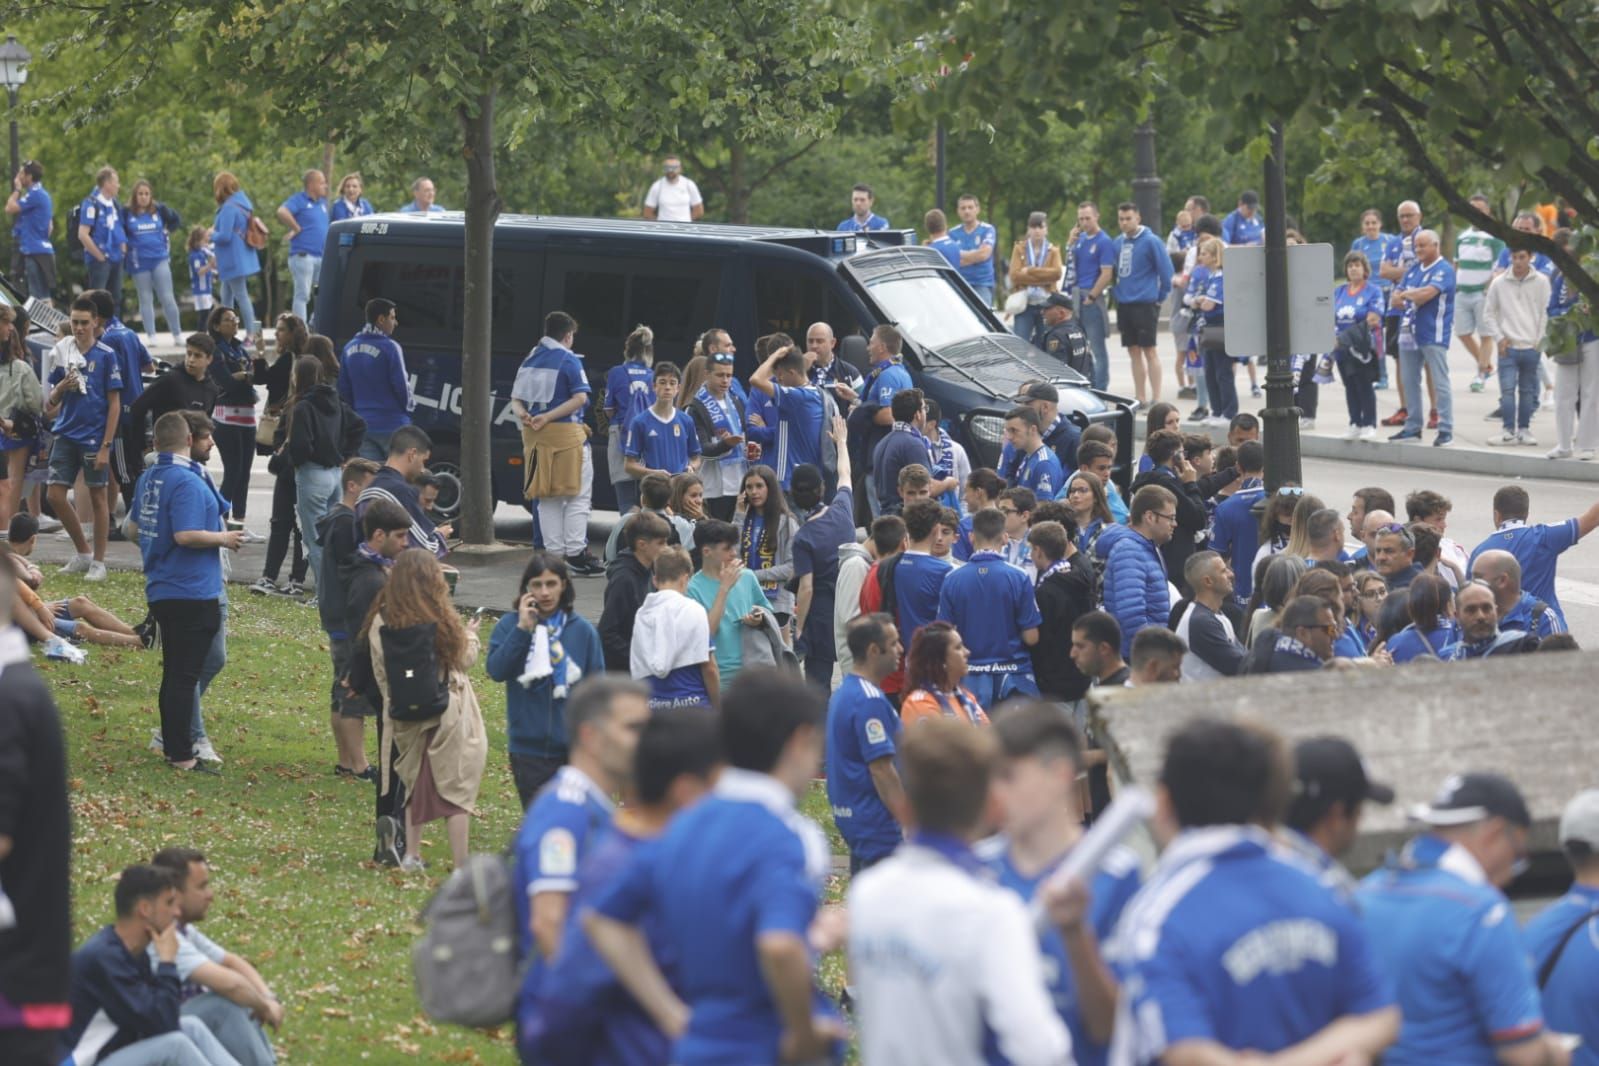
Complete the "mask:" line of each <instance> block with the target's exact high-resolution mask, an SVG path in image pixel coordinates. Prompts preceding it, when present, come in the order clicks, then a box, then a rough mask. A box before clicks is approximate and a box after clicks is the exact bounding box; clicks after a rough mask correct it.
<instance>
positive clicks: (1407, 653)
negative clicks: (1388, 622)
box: [1388, 574, 1460, 664]
mask: <svg viewBox="0 0 1599 1066" xmlns="http://www.w3.org/2000/svg"><path fill="white" fill-rule="evenodd" d="M1407 609H1408V611H1409V614H1410V624H1409V625H1407V626H1406V627H1405V628H1403V629H1401V630H1400V631H1399V632H1397V633H1395V634H1394V635H1393V636H1392V637H1390V638H1389V639H1388V654H1389V655H1391V656H1393V660H1394V663H1395V664H1399V663H1408V662H1410V661H1411V660H1412V659H1420V658H1422V657H1423V656H1426V657H1428V658H1432V659H1438V658H1441V653H1442V651H1443V650H1444V648H1445V647H1446V646H1448V645H1450V644H1453V643H1454V642H1455V641H1457V640H1459V639H1460V627H1459V626H1458V625H1456V624H1455V597H1454V595H1453V594H1452V593H1451V592H1450V589H1449V582H1447V581H1445V580H1444V579H1443V578H1441V577H1435V576H1434V575H1432V574H1418V575H1416V577H1415V579H1414V580H1412V581H1411V582H1410V599H1409V603H1408V607H1407Z"/></svg>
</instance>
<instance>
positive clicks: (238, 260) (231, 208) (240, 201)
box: [211, 189, 261, 281]
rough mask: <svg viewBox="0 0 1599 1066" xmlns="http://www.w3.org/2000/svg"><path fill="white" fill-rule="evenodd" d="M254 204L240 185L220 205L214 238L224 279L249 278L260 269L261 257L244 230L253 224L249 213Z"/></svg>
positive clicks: (221, 276) (252, 209)
mask: <svg viewBox="0 0 1599 1066" xmlns="http://www.w3.org/2000/svg"><path fill="white" fill-rule="evenodd" d="M254 211H255V205H254V204H252V203H250V198H249V197H248V196H246V195H244V190H243V189H240V190H239V191H238V192H236V193H234V194H233V195H232V196H230V197H228V198H227V199H226V200H224V201H223V202H222V206H221V207H218V208H217V218H216V222H215V223H214V224H213V225H214V226H215V229H216V232H215V233H214V234H213V235H212V237H211V241H212V243H213V244H215V245H216V250H217V277H219V278H221V279H222V280H223V281H231V280H232V279H234V278H247V277H249V276H250V275H251V274H259V273H261V257H260V256H259V255H257V254H256V250H255V249H254V248H251V247H250V246H249V245H248V244H246V243H245V241H244V232H245V230H246V229H247V228H248V227H249V225H250V215H251V214H253V213H254Z"/></svg>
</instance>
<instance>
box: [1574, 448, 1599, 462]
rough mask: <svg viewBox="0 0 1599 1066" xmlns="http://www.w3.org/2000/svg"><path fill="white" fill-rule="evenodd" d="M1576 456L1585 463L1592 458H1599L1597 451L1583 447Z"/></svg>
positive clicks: (1592, 459) (1591, 460)
mask: <svg viewBox="0 0 1599 1066" xmlns="http://www.w3.org/2000/svg"><path fill="white" fill-rule="evenodd" d="M1577 458H1578V459H1581V460H1582V461H1583V462H1585V463H1591V462H1593V461H1594V459H1596V458H1599V452H1596V451H1594V450H1593V449H1592V448H1584V449H1583V450H1582V451H1580V452H1578V453H1577Z"/></svg>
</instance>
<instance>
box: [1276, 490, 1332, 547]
mask: <svg viewBox="0 0 1599 1066" xmlns="http://www.w3.org/2000/svg"><path fill="white" fill-rule="evenodd" d="M1326 509H1327V505H1326V504H1324V503H1322V502H1321V498H1320V497H1319V496H1312V495H1311V494H1310V493H1308V492H1307V493H1305V494H1304V495H1303V496H1301V497H1299V502H1298V503H1296V504H1294V514H1293V517H1292V518H1290V519H1289V520H1288V543H1287V544H1285V545H1283V551H1284V552H1286V553H1288V554H1289V555H1297V556H1299V557H1300V558H1301V559H1309V558H1310V516H1311V515H1313V514H1315V513H1316V512H1317V511H1324V510H1326Z"/></svg>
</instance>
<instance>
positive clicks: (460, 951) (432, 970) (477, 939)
mask: <svg viewBox="0 0 1599 1066" xmlns="http://www.w3.org/2000/svg"><path fill="white" fill-rule="evenodd" d="M385 632H387V631H386V630H385ZM514 884H515V882H514V878H513V877H512V872H511V864H510V861H509V860H508V859H506V858H505V857H503V856H500V855H481V854H479V855H473V856H472V857H471V858H469V859H467V861H466V865H464V866H462V867H460V868H458V869H457V870H456V871H455V872H454V873H452V874H450V876H449V878H448V879H447V880H445V882H444V884H442V885H440V886H439V890H438V891H437V892H436V893H434V895H433V898H432V899H431V900H429V901H428V905H427V907H426V908H424V909H423V911H422V924H423V926H424V928H423V932H422V936H421V937H420V938H419V939H418V940H417V942H416V943H415V944H413V945H412V946H411V974H412V977H413V978H414V980H415V982H416V998H417V1000H418V1001H419V1002H420V1003H421V1004H422V1009H423V1010H424V1011H426V1012H427V1015H428V1017H429V1018H432V1019H433V1020H434V1021H436V1022H448V1023H451V1024H454V1025H465V1026H470V1027H472V1028H475V1029H483V1028H490V1027H493V1026H496V1025H501V1024H503V1023H505V1022H508V1021H510V1020H511V1019H512V1018H514V1017H515V1016H516V997H517V993H518V992H519V991H520V989H521V987H522V964H521V963H520V962H519V961H518V959H517V940H518V937H517V928H516V904H515V901H514V900H513V899H512V892H513V891H514V890H515V889H514Z"/></svg>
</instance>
